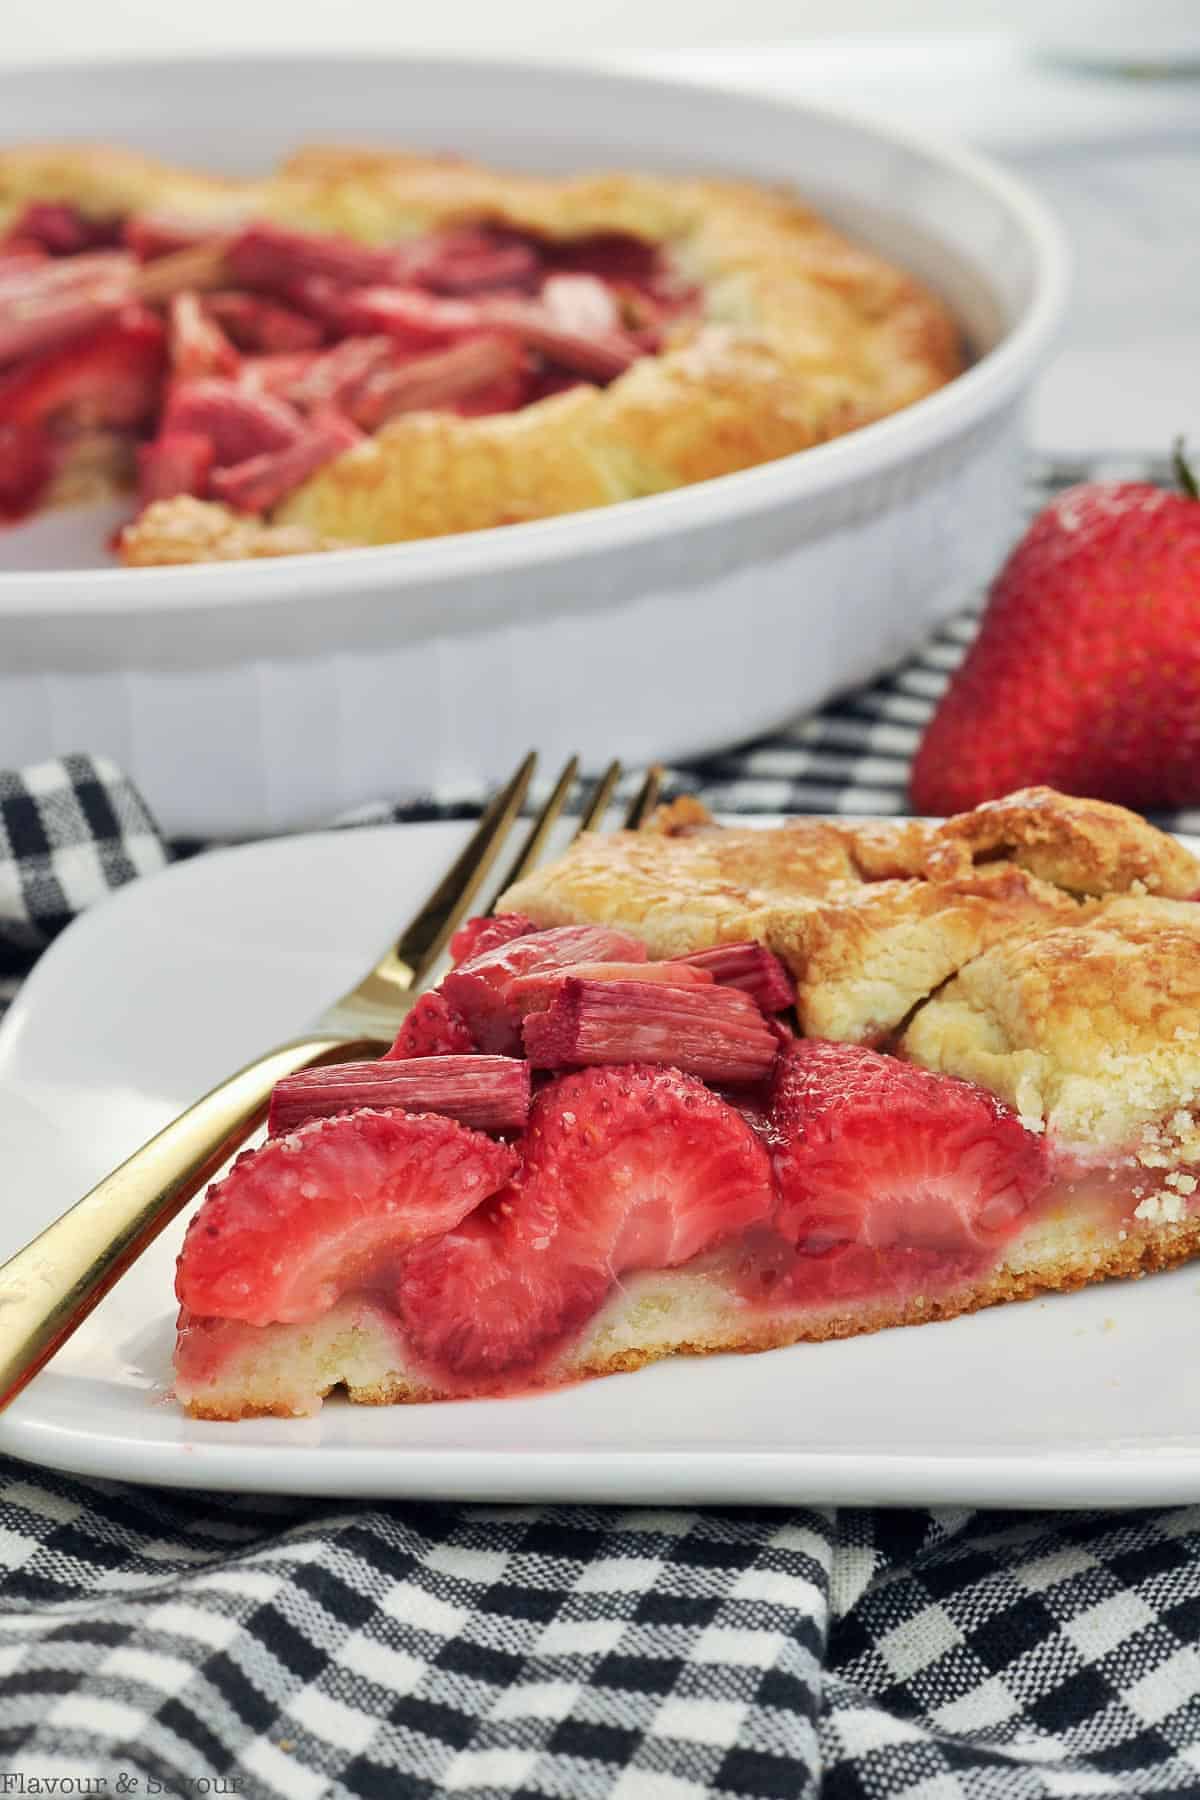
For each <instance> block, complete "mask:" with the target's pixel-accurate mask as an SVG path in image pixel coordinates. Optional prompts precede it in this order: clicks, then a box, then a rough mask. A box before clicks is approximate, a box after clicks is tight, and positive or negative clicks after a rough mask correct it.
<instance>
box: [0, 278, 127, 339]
mask: <svg viewBox="0 0 1200 1800" xmlns="http://www.w3.org/2000/svg"><path fill="white" fill-rule="evenodd" d="M132 269H133V264H132V261H131V259H130V258H129V257H127V256H125V255H124V254H123V253H120V252H118V253H111V252H106V251H100V252H97V253H95V254H94V255H89V256H77V257H70V258H66V259H64V260H63V261H59V262H56V261H50V262H46V263H43V264H41V265H39V266H38V267H36V268H33V269H30V268H28V267H26V266H22V265H20V264H18V265H16V266H13V265H10V264H5V263H0V363H6V362H14V361H16V360H17V359H19V358H21V357H25V356H34V355H38V354H40V353H41V352H43V351H46V350H50V349H53V348H55V347H56V346H57V345H59V344H63V343H66V342H68V341H69V340H70V339H72V338H77V337H80V336H82V335H84V334H85V333H86V332H89V331H92V330H94V329H95V328H96V327H97V326H100V325H103V324H105V323H107V322H108V321H109V320H110V319H112V318H114V317H115V316H116V314H117V313H118V312H119V311H120V309H121V307H122V306H123V305H124V304H125V303H126V302H127V301H128V300H129V299H130V298H131V294H132V288H131V285H130V275H131V272H132Z"/></svg>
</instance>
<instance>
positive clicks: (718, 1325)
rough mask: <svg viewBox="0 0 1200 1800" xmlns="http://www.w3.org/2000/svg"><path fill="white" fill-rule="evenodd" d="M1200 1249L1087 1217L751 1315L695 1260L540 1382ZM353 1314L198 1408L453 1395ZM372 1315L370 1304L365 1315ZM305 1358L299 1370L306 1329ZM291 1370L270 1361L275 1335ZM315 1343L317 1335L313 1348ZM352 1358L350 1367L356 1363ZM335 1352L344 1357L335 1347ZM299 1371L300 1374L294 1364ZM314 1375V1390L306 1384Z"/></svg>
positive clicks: (261, 1336) (766, 1346)
mask: <svg viewBox="0 0 1200 1800" xmlns="http://www.w3.org/2000/svg"><path fill="white" fill-rule="evenodd" d="M1197 1255H1200V1219H1194V1218H1193V1219H1186V1220H1183V1221H1181V1222H1179V1223H1175V1224H1170V1225H1162V1226H1137V1225H1135V1226H1133V1227H1122V1228H1121V1229H1120V1230H1119V1231H1118V1230H1117V1229H1115V1228H1110V1229H1106V1230H1100V1229H1098V1228H1096V1227H1095V1226H1094V1225H1091V1224H1088V1223H1086V1222H1084V1223H1080V1224H1079V1225H1077V1226H1076V1227H1075V1228H1071V1227H1069V1226H1060V1227H1059V1228H1058V1229H1056V1230H1054V1231H1053V1232H1049V1233H1047V1232H1045V1231H1044V1230H1036V1229H1035V1232H1034V1233H1032V1234H1031V1241H1030V1242H1029V1243H1026V1242H1025V1241H1024V1240H1023V1239H1018V1240H1017V1241H1016V1243H1015V1244H1014V1245H1013V1246H1012V1247H1011V1248H1010V1251H1009V1254H1008V1256H1007V1257H1006V1259H1005V1260H1004V1262H1003V1263H1001V1264H1000V1265H999V1267H998V1268H996V1269H995V1270H994V1271H993V1272H992V1273H990V1274H988V1275H985V1276H983V1277H981V1278H980V1279H978V1280H975V1281H973V1282H969V1283H967V1284H964V1285H963V1286H961V1287H958V1288H955V1289H953V1290H951V1291H949V1292H947V1293H944V1294H941V1295H936V1296H933V1295H931V1296H921V1295H918V1296H915V1297H910V1298H906V1299H899V1300H893V1299H882V1300H864V1301H860V1302H852V1303H846V1304H842V1305H838V1306H833V1307H825V1308H820V1309H817V1308H814V1309H811V1310H808V1311H805V1312H795V1313H790V1314H784V1315H777V1316H775V1317H768V1316H766V1315H758V1316H754V1315H748V1314H747V1311H746V1309H744V1308H742V1307H741V1306H740V1305H738V1303H736V1302H734V1301H732V1300H731V1299H730V1298H729V1297H728V1296H727V1295H722V1294H720V1293H717V1292H715V1291H714V1289H713V1287H712V1285H711V1284H710V1283H709V1282H707V1281H705V1280H704V1278H703V1277H697V1276H694V1275H692V1274H691V1273H690V1272H689V1271H687V1270H673V1271H665V1272H662V1273H658V1274H655V1275H652V1276H644V1277H641V1278H640V1279H637V1280H635V1281H633V1282H631V1283H629V1284H628V1291H627V1293H625V1294H623V1295H621V1296H619V1297H617V1298H616V1299H614V1300H613V1301H610V1303H609V1304H608V1306H606V1307H605V1309H604V1310H603V1312H602V1313H601V1314H600V1316H599V1317H598V1319H596V1320H594V1321H593V1322H592V1324H591V1326H589V1328H588V1330H587V1332H586V1333H585V1335H584V1337H583V1339H582V1341H581V1343H580V1344H579V1346H577V1347H576V1349H574V1350H573V1351H571V1352H569V1353H568V1354H566V1355H564V1357H562V1358H561V1359H560V1360H559V1361H558V1362H557V1363H556V1364H555V1365H554V1367H553V1369H552V1370H551V1371H550V1372H549V1374H548V1375H547V1376H546V1377H544V1378H543V1380H542V1381H541V1382H540V1383H539V1384H538V1385H541V1386H553V1385H558V1384H561V1383H564V1382H572V1381H583V1380H590V1379H593V1378H595V1377H598V1376H603V1375H615V1374H625V1373H631V1372H632V1371H634V1370H636V1369H640V1368H644V1367H645V1366H646V1365H647V1364H649V1363H653V1362H659V1361H661V1360H663V1359H664V1358H666V1357H669V1356H714V1355H725V1354H750V1353H756V1352H758V1351H763V1350H778V1349H783V1348H785V1347H787V1346H788V1345H790V1344H798V1343H823V1342H828V1341H830V1340H832V1339H836V1338H847V1337H857V1336H861V1335H864V1334H866V1333H869V1332H875V1331H887V1330H891V1329H892V1328H894V1327H899V1326H904V1325H925V1324H931V1323H933V1322H935V1321H938V1320H948V1319H954V1318H958V1317H961V1316H962V1315H963V1314H966V1313H972V1312H978V1311H980V1310H982V1309H983V1308H984V1307H989V1306H1000V1305H1005V1304H1007V1303H1009V1302H1010V1301H1016V1300H1029V1299H1033V1298H1035V1297H1036V1296H1038V1295H1040V1294H1049V1293H1067V1292H1070V1291H1072V1290H1074V1289H1077V1288H1081V1287H1087V1286H1090V1285H1092V1284H1093V1283H1096V1282H1101V1281H1108V1280H1114V1279H1115V1280H1130V1279H1139V1278H1140V1277H1142V1276H1144V1275H1148V1274H1152V1273H1155V1272H1157V1271H1161V1270H1165V1269H1171V1268H1175V1267H1177V1266H1178V1265H1179V1264H1181V1263H1185V1262H1190V1261H1191V1260H1193V1259H1194V1258H1195V1257H1196V1256H1197ZM349 1306H350V1308H351V1309H352V1310H353V1311H354V1312H355V1314H356V1317H355V1319H354V1320H353V1321H344V1320H342V1319H340V1318H335V1319H333V1320H332V1321H331V1322H330V1323H329V1324H327V1325H326V1324H324V1323H323V1325H322V1326H319V1327H316V1328H308V1327H298V1326H268V1327H266V1328H264V1329H263V1330H262V1332H261V1333H258V1334H256V1339H257V1342H256V1348H255V1354H254V1358H253V1361H252V1362H249V1363H247V1364H246V1365H245V1366H243V1367H242V1368H240V1369H235V1370H233V1371H231V1377H230V1378H229V1379H227V1380H226V1382H225V1383H224V1384H223V1385H218V1384H215V1383H214V1384H213V1385H212V1386H210V1387H209V1388H208V1389H207V1390H199V1389H197V1390H194V1391H189V1392H185V1393H182V1394H181V1398H182V1399H183V1401H184V1404H185V1406H186V1409H187V1411H188V1412H189V1413H190V1414H191V1416H192V1417H193V1418H197V1419H222V1420H236V1419H244V1418H254V1417H280V1418H294V1417H296V1416H302V1415H303V1414H305V1413H309V1412H312V1411H315V1410H317V1408H318V1407H319V1405H320V1402H321V1400H322V1399H323V1398H324V1397H325V1396H327V1395H328V1394H330V1393H331V1392H333V1391H334V1390H335V1389H339V1388H340V1389H344V1391H345V1392H346V1397H347V1399H348V1400H349V1401H350V1402H351V1403H352V1404H354V1405H357V1406H391V1405H410V1404H417V1403H421V1402H426V1401H442V1400H446V1399H450V1398H453V1397H454V1396H453V1395H448V1394H445V1393H444V1392H441V1391H439V1390H438V1388H437V1386H436V1384H434V1383H432V1382H431V1381H430V1380H429V1379H428V1378H427V1377H425V1376H423V1375H421V1374H420V1373H419V1372H417V1371H415V1370H413V1369H412V1368H411V1367H406V1366H404V1359H403V1352H402V1350H401V1349H400V1347H399V1340H398V1336H397V1334H396V1333H395V1332H394V1331H392V1330H391V1329H390V1328H389V1327H388V1326H387V1325H386V1323H384V1324H380V1323H378V1322H377V1320H378V1319H380V1318H382V1314H381V1313H380V1312H379V1309H375V1308H370V1307H363V1306H362V1305H361V1303H353V1302H351V1303H349ZM368 1315H371V1316H369V1317H368ZM306 1332H307V1333H308V1336H309V1340H310V1343H309V1348H308V1350H307V1351H306V1352H305V1354H306V1355H307V1358H308V1361H307V1363H306V1365H305V1367H304V1369H303V1370H302V1371H298V1370H297V1365H296V1358H297V1352H298V1349H299V1347H300V1345H301V1342H302V1339H303V1338H304V1335H305V1333H306ZM272 1341H273V1342H274V1345H275V1347H276V1358H277V1360H278V1363H279V1365H280V1367H281V1368H282V1369H283V1370H285V1371H286V1374H285V1375H284V1376H283V1377H282V1379H279V1378H277V1377H276V1375H275V1373H274V1372H273V1369H272V1362H273V1360H275V1359H273V1358H272V1355H271V1354H270V1351H269V1349H268V1345H269V1344H270V1343H271V1342H272ZM314 1346H315V1348H314ZM347 1358H348V1359H349V1368H348V1372H347ZM339 1359H340V1360H339ZM298 1373H299V1376H300V1378H299V1380H297V1375H298ZM306 1380H307V1383H308V1387H307V1394H306V1395H304V1394H302V1390H303V1388H304V1383H305V1381H306Z"/></svg>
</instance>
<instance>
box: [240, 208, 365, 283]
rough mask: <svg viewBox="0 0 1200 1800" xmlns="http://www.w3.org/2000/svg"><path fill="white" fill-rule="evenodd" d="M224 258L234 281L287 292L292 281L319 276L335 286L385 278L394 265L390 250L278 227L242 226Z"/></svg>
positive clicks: (345, 239)
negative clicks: (234, 278) (335, 284)
mask: <svg viewBox="0 0 1200 1800" xmlns="http://www.w3.org/2000/svg"><path fill="white" fill-rule="evenodd" d="M227 261H228V263H229V267H230V268H231V269H232V271H233V273H234V275H235V276H236V278H237V280H238V282H239V283H244V284H245V285H246V286H247V287H257V288H266V289H267V290H268V291H269V292H279V291H283V290H286V288H287V287H288V285H289V284H290V283H291V282H294V281H301V280H303V279H305V277H307V276H310V275H319V276H321V277H322V278H323V279H324V280H326V281H332V282H336V283H337V285H338V286H339V287H366V286H368V285H369V284H370V283H371V282H378V281H387V280H388V279H389V277H390V276H391V274H392V271H393V269H394V268H395V266H396V256H395V253H394V252H393V251H390V250H380V249H374V248H372V247H371V246H370V245H368V244H357V243H355V242H354V240H353V239H352V238H346V237H338V236H336V235H335V234H334V233H332V232H318V231H289V230H287V229H286V228H285V227H284V226H282V225H268V224H265V223H259V224H255V225H247V226H246V227H245V228H244V229H243V230H241V231H240V232H238V234H237V236H236V237H234V239H233V240H232V242H231V243H230V245H229V248H228V252H227Z"/></svg>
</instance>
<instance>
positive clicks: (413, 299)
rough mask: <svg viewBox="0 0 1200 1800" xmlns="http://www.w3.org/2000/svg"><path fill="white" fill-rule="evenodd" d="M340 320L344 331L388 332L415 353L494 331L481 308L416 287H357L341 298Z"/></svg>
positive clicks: (338, 311)
mask: <svg viewBox="0 0 1200 1800" xmlns="http://www.w3.org/2000/svg"><path fill="white" fill-rule="evenodd" d="M326 304H328V302H326ZM481 304H482V303H481ZM487 304H488V305H493V304H497V303H496V302H493V301H488V303H487ZM337 317H338V320H339V322H340V326H341V329H342V330H343V331H346V332H353V333H365V332H384V333H385V334H386V335H387V336H388V337H390V338H392V339H393V340H394V341H395V342H396V343H398V344H400V345H401V346H403V347H404V348H406V349H411V350H414V351H420V350H435V349H439V348H441V347H442V346H444V345H447V344H453V343H455V342H457V340H458V339H459V338H464V337H470V336H473V335H475V334H476V333H478V332H480V331H487V330H489V329H490V328H491V327H490V326H489V321H488V319H487V317H486V316H485V314H484V313H483V311H482V310H481V305H476V304H475V303H473V302H471V301H466V300H442V299H439V298H437V296H435V295H433V294H426V293H423V292H422V290H421V289H420V288H414V287H364V288H356V289H354V290H353V291H352V292H350V293H348V294H345V295H343V296H341V301H340V305H339V306H338V308H337Z"/></svg>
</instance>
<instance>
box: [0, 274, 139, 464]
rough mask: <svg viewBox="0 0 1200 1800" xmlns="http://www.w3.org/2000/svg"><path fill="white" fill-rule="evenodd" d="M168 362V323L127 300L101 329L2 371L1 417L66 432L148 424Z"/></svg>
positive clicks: (5, 420) (7, 421)
mask: <svg viewBox="0 0 1200 1800" xmlns="http://www.w3.org/2000/svg"><path fill="white" fill-rule="evenodd" d="M164 362H165V348H164V333H163V327H162V324H161V322H160V321H159V320H158V319H157V318H155V316H154V314H153V313H151V312H147V311H146V310H145V309H144V308H143V307H138V306H126V307H124V308H122V310H121V311H120V313H119V314H118V315H117V316H116V317H115V318H114V319H112V320H111V321H110V322H109V323H107V324H105V325H104V326H102V327H101V328H100V329H99V330H97V331H93V332H91V333H90V334H89V335H88V336H86V337H83V338H80V339H79V340H78V341H76V342H73V343H69V344H64V345H62V346H61V347H60V348H58V349H56V350H49V351H46V352H45V353H44V354H43V355H41V356H36V357H31V358H29V359H28V360H27V361H25V362H22V363H20V364H19V365H18V366H17V367H16V368H15V369H11V370H9V371H8V373H7V374H5V375H3V376H0V422H3V423H6V424H9V425H37V426H44V427H47V428H49V429H51V430H53V431H55V432H58V433H60V434H62V433H70V432H77V431H86V430H97V429H101V428H104V427H111V428H114V429H121V428H132V427H135V426H138V425H143V424H145V422H146V421H147V419H149V418H150V417H151V416H152V415H153V413H154V410H155V408H156V406H157V405H158V397H159V392H160V389H161V383H162V373H163V365H164Z"/></svg>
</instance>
